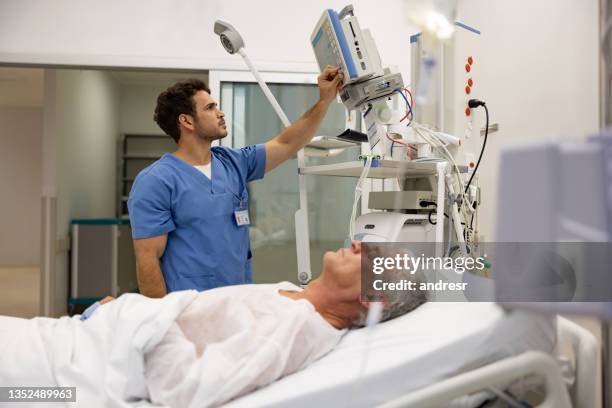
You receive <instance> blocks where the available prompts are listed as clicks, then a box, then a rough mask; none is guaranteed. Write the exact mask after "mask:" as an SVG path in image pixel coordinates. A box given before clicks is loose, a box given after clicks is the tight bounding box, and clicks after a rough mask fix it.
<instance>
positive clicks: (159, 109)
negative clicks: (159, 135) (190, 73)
mask: <svg viewBox="0 0 612 408" xmlns="http://www.w3.org/2000/svg"><path fill="white" fill-rule="evenodd" d="M198 91H206V92H207V93H209V94H210V89H209V88H208V86H207V85H206V84H205V83H204V82H203V81H200V80H199V79H195V78H192V79H186V80H184V81H180V82H177V83H176V84H174V85H172V86H171V87H170V88H168V89H166V90H165V91H164V92H162V93H160V94H159V96H158V97H157V106H156V107H155V115H154V116H153V119H154V120H155V122H156V123H157V124H158V125H159V127H160V128H161V129H162V130H163V131H164V132H166V134H168V135H170V136H171V137H172V139H174V141H175V142H176V143H178V141H179V139H180V137H181V130H180V127H179V120H178V118H179V115H181V114H186V115H192V116H195V100H194V99H193V96H194V95H195V94H196V93H197V92H198Z"/></svg>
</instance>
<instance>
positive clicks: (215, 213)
mask: <svg viewBox="0 0 612 408" xmlns="http://www.w3.org/2000/svg"><path fill="white" fill-rule="evenodd" d="M211 160H212V164H211V166H212V175H211V177H212V182H211V180H210V179H209V178H208V177H206V176H205V175H204V174H203V173H202V172H200V171H199V170H198V169H196V168H195V167H194V166H192V165H190V164H188V163H186V162H184V161H183V160H181V159H179V158H178V157H176V156H174V155H172V154H170V153H166V154H164V156H162V158H161V159H159V160H158V161H156V162H155V163H153V164H152V165H150V166H149V167H147V168H145V169H144V170H142V171H141V172H140V173H139V174H138V176H137V177H136V180H135V181H134V185H133V187H132V191H131V192H130V197H129V200H128V210H129V215H130V224H131V226H132V237H133V238H134V239H141V238H151V237H155V236H159V235H163V234H168V242H167V244H166V250H165V252H164V254H163V256H162V257H161V269H162V273H163V275H164V280H165V281H166V289H167V290H168V292H173V291H177V290H185V289H196V290H200V291H201V290H206V289H212V288H215V287H219V286H227V285H239V284H245V283H252V282H253V278H252V272H251V251H250V243H249V230H248V226H246V225H238V224H237V222H236V219H235V216H234V212H235V211H236V210H239V209H240V208H242V209H244V208H248V199H249V197H248V192H247V189H246V184H247V182H249V181H253V180H257V179H260V178H263V176H264V171H265V167H266V152H265V147H264V145H263V144H261V145H254V146H248V147H245V148H242V149H230V148H227V147H213V148H211Z"/></svg>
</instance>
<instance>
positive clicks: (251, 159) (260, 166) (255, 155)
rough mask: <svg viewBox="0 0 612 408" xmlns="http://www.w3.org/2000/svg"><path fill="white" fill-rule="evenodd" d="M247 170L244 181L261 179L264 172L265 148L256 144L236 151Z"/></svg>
mask: <svg viewBox="0 0 612 408" xmlns="http://www.w3.org/2000/svg"><path fill="white" fill-rule="evenodd" d="M237 150H238V151H239V152H240V154H241V156H242V160H243V162H244V165H245V167H246V169H247V178H246V181H247V182H249V181H253V180H259V179H261V178H263V176H264V173H265V171H266V146H265V145H264V144H257V145H252V146H247V147H243V148H241V149H237Z"/></svg>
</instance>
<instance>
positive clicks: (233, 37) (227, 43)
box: [215, 20, 244, 54]
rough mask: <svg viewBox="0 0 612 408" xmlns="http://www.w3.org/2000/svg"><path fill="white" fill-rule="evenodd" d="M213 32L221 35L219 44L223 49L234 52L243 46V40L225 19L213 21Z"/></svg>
mask: <svg viewBox="0 0 612 408" xmlns="http://www.w3.org/2000/svg"><path fill="white" fill-rule="evenodd" d="M215 34H217V35H218V36H219V37H221V45H223V48H225V51H227V52H229V53H230V54H235V53H236V52H237V51H239V50H240V49H241V48H243V47H244V40H243V39H242V37H241V36H240V34H239V33H238V31H237V30H236V29H235V28H234V26H233V25H231V24H229V23H226V22H225V21H221V20H217V21H215Z"/></svg>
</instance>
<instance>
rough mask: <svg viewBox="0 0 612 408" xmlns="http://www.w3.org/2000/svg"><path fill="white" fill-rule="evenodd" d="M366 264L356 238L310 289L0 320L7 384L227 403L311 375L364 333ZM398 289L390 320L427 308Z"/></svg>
mask: <svg viewBox="0 0 612 408" xmlns="http://www.w3.org/2000/svg"><path fill="white" fill-rule="evenodd" d="M360 262H361V245H360V243H358V242H354V243H353V245H352V247H351V248H347V249H340V250H338V251H336V252H327V253H326V254H325V255H324V257H323V271H322V272H321V275H320V276H319V277H318V278H317V279H315V280H313V281H312V282H311V283H310V284H309V285H308V286H307V287H306V288H305V289H304V290H300V288H298V287H297V286H295V285H293V284H291V283H288V282H285V283H280V284H274V285H242V286H231V287H225V288H217V289H213V290H209V291H205V292H201V293H197V292H195V291H183V292H175V293H171V294H169V295H167V296H166V297H164V298H162V299H150V298H146V297H144V296H140V295H135V294H127V295H123V296H121V297H120V298H118V299H117V300H114V301H112V302H109V303H107V304H104V305H102V306H100V307H98V309H97V310H96V311H95V312H94V313H93V314H92V315H91V317H90V318H89V319H88V320H86V321H81V320H80V319H79V317H78V316H76V317H73V318H69V317H63V318H60V319H49V318H35V319H31V320H25V319H17V318H10V317H2V316H0V349H2V350H3V353H0V384H3V385H4V386H22V387H23V386H63V387H77V398H78V401H79V405H80V406H81V405H82V406H108V405H112V406H126V402H128V401H138V400H143V399H144V400H147V399H149V400H151V401H152V402H153V403H156V404H164V405H167V406H171V407H189V406H198V407H200V406H211V405H219V404H222V403H224V402H227V401H229V400H230V399H233V398H236V397H238V396H240V395H243V394H245V393H248V392H250V391H252V390H254V389H256V388H258V387H261V386H264V385H267V384H269V383H271V382H273V381H275V380H277V379H279V378H281V377H282V376H285V375H287V374H290V373H293V372H295V371H297V370H300V369H302V368H304V367H306V366H307V365H308V364H310V363H311V362H313V361H314V360H316V359H318V358H320V357H321V356H323V355H324V354H326V353H327V352H329V351H330V350H331V349H332V348H333V347H334V346H335V345H336V343H337V342H338V341H339V340H340V338H341V336H342V335H343V333H344V332H345V329H347V328H349V327H351V326H358V325H362V322H363V321H364V317H365V307H364V305H362V303H361V302H360V292H361V279H360V269H361V263H360ZM401 278H403V277H400V276H398V279H401ZM397 293H398V296H403V297H398V298H389V299H387V300H386V307H385V310H384V312H383V320H385V319H390V318H393V317H395V316H398V315H400V314H404V313H406V312H408V311H410V310H412V309H414V308H415V307H417V306H418V305H420V304H421V303H423V302H424V301H425V300H426V298H425V294H424V293H421V292H397Z"/></svg>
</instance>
